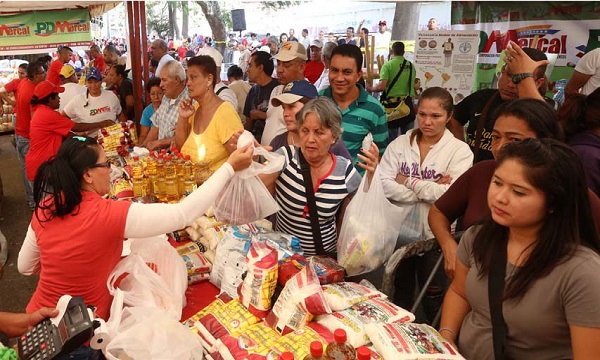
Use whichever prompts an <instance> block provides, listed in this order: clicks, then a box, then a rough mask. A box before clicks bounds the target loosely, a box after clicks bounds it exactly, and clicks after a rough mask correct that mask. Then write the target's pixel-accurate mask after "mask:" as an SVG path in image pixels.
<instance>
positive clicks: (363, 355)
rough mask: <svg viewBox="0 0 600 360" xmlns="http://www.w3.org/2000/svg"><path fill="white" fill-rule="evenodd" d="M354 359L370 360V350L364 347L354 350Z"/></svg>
mask: <svg viewBox="0 0 600 360" xmlns="http://www.w3.org/2000/svg"><path fill="white" fill-rule="evenodd" d="M356 358H357V359H358V360H371V349H369V348H368V347H366V346H361V347H359V348H358V349H356Z"/></svg>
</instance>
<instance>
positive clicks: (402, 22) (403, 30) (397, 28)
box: [392, 1, 421, 40]
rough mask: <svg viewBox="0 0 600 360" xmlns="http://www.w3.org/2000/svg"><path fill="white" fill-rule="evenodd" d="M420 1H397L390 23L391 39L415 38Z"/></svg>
mask: <svg viewBox="0 0 600 360" xmlns="http://www.w3.org/2000/svg"><path fill="white" fill-rule="evenodd" d="M420 11H421V3H418V2H412V1H398V2H397V3H396V11H395V12H394V24H393V25H392V40H415V39H416V38H417V27H418V25H419V23H418V22H419V12H420Z"/></svg>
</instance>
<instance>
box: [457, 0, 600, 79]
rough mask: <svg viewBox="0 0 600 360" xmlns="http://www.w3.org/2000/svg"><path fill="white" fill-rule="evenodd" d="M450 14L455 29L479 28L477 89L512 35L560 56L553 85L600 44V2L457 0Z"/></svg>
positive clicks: (491, 74) (526, 44)
mask: <svg viewBox="0 0 600 360" xmlns="http://www.w3.org/2000/svg"><path fill="white" fill-rule="evenodd" d="M451 18H452V29H453V30H471V31H473V30H477V31H479V32H480V37H481V41H480V43H479V56H478V60H477V62H478V64H479V65H478V70H479V71H478V74H477V85H476V87H477V88H486V87H490V86H491V84H492V82H493V81H494V78H495V76H494V75H495V71H494V70H495V65H496V64H497V63H498V61H499V60H500V54H501V52H502V50H504V49H505V48H506V46H507V45H508V43H509V41H511V40H512V41H514V42H516V43H517V44H519V46H521V47H532V48H536V49H538V50H540V51H543V52H544V53H546V54H547V55H554V56H556V63H555V65H556V66H555V68H554V71H553V73H552V74H551V76H550V79H549V80H550V86H549V88H550V90H552V89H553V87H554V82H555V81H556V80H558V79H568V78H569V77H570V75H571V73H572V72H573V68H574V67H575V65H576V64H577V62H578V61H579V59H580V58H581V57H582V56H583V55H584V54H585V53H586V52H587V51H590V50H592V49H594V48H596V47H598V45H600V43H599V35H600V1H590V2H584V1H578V2H576V1H563V2H549V1H548V2H545V1H539V2H538V1H535V2H509V1H501V2H497V1H494V2H486V1H477V2H473V1H453V2H452V14H451Z"/></svg>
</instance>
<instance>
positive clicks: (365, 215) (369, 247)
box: [338, 168, 406, 276]
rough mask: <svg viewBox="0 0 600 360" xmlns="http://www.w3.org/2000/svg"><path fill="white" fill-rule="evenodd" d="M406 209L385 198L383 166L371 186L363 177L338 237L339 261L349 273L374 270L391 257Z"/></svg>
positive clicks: (376, 173) (362, 272) (377, 171)
mask: <svg viewBox="0 0 600 360" xmlns="http://www.w3.org/2000/svg"><path fill="white" fill-rule="evenodd" d="M405 212H406V210H405V209H403V208H401V207H398V206H396V205H394V204H392V203H391V202H389V200H388V199H387V198H386V197H385V192H384V191H383V184H382V183H381V176H380V174H379V168H378V169H377V170H375V174H374V175H373V179H372V180H371V184H370V186H369V184H368V180H367V176H366V175H365V176H364V177H363V179H362V181H361V183H360V186H359V188H358V191H357V192H356V194H355V195H354V197H353V198H352V200H351V201H350V204H348V207H347V208H346V212H345V214H344V220H343V222H342V227H341V229H340V235H339V238H338V262H339V263H340V265H342V266H343V267H345V268H346V273H347V274H348V275H349V276H354V275H359V274H364V273H367V272H370V271H373V270H375V269H377V268H378V267H379V266H381V265H382V264H383V263H384V262H385V261H386V260H387V257H388V256H389V255H391V254H392V253H393V252H394V247H395V246H396V239H397V238H398V233H399V231H400V229H399V227H400V225H399V224H400V222H401V219H403V217H404V213H405Z"/></svg>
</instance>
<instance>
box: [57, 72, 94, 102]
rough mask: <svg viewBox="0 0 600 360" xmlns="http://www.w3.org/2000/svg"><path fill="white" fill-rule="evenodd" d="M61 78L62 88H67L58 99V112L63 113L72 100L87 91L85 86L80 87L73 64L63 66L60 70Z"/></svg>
mask: <svg viewBox="0 0 600 360" xmlns="http://www.w3.org/2000/svg"><path fill="white" fill-rule="evenodd" d="M60 78H61V80H62V87H63V88H65V91H64V92H61V93H59V94H58V97H59V98H60V106H59V107H58V112H62V111H63V109H64V108H65V106H66V105H67V104H68V103H69V101H71V99H73V98H74V97H75V96H77V95H79V94H82V93H84V92H86V90H87V88H86V87H85V86H83V85H79V83H78V81H77V73H76V72H75V68H74V67H73V65H71V64H65V65H63V67H62V69H61V70H60Z"/></svg>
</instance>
